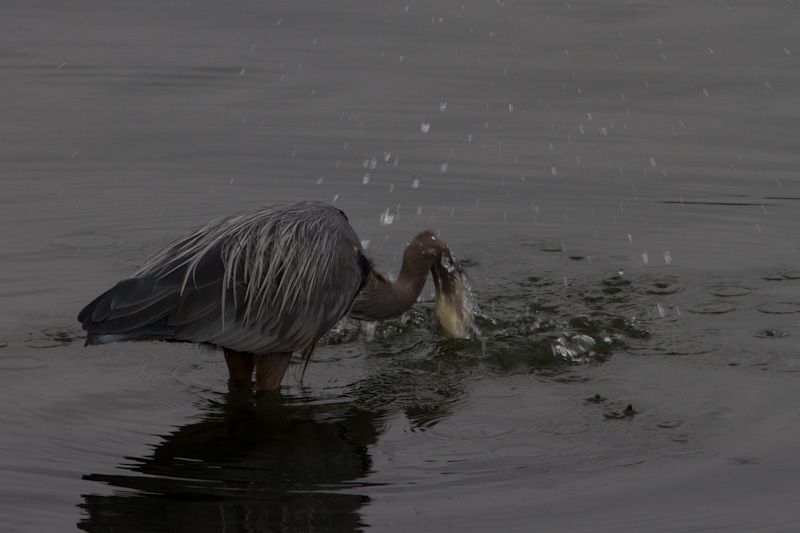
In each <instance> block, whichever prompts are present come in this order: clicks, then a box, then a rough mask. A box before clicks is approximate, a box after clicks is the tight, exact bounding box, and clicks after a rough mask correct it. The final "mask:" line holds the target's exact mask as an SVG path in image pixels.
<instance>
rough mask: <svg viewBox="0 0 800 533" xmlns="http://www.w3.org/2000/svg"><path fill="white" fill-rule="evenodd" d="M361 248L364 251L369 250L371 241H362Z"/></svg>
mask: <svg viewBox="0 0 800 533" xmlns="http://www.w3.org/2000/svg"><path fill="white" fill-rule="evenodd" d="M361 248H363V249H364V250H366V249H367V248H369V239H364V240H363V241H361Z"/></svg>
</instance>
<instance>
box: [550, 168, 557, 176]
mask: <svg viewBox="0 0 800 533" xmlns="http://www.w3.org/2000/svg"><path fill="white" fill-rule="evenodd" d="M550 174H552V175H553V176H557V175H558V169H556V166H555V165H550Z"/></svg>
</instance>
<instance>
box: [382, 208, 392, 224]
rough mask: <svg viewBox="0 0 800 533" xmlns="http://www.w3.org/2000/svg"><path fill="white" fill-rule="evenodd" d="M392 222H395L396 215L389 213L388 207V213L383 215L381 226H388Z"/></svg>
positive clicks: (385, 212)
mask: <svg viewBox="0 0 800 533" xmlns="http://www.w3.org/2000/svg"><path fill="white" fill-rule="evenodd" d="M392 222H394V215H392V214H390V213H389V208H388V207H387V208H386V211H384V212H383V213H381V224H383V225H384V226H388V225H389V224H391V223H392Z"/></svg>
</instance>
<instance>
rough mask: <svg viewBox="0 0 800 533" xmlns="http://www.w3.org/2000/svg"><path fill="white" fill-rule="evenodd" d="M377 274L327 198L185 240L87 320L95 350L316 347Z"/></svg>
mask: <svg viewBox="0 0 800 533" xmlns="http://www.w3.org/2000/svg"><path fill="white" fill-rule="evenodd" d="M368 277H369V264H368V262H367V260H366V258H365V257H364V255H363V251H362V249H361V244H360V241H359V239H358V237H357V236H356V234H355V232H354V231H353V229H352V228H351V227H350V225H349V223H348V222H347V217H346V216H345V215H344V213H342V212H341V211H339V210H338V209H336V208H334V207H332V206H329V205H326V204H322V203H317V202H302V203H295V204H281V205H273V206H269V207H264V208H258V209H249V210H247V211H242V212H240V213H236V214H233V215H229V216H226V217H223V218H219V219H217V220H214V221H212V222H210V223H208V224H206V225H205V226H202V227H200V228H197V229H195V230H193V231H191V232H189V233H187V234H186V235H184V236H183V237H180V238H179V239H177V240H176V241H174V242H173V243H171V244H169V245H167V246H165V247H164V248H162V249H161V250H159V251H158V252H156V253H155V254H154V255H153V256H152V257H151V258H150V259H149V260H148V261H147V262H146V263H145V264H144V265H143V266H142V267H141V268H140V269H139V270H138V271H137V272H136V273H135V274H134V276H133V277H132V278H130V279H126V280H123V281H121V282H119V283H118V284H117V285H116V286H114V287H113V288H112V289H110V290H109V291H107V292H106V293H104V294H102V295H101V296H99V297H98V298H97V299H95V300H94V301H93V302H92V303H90V304H89V305H88V306H86V307H85V308H84V309H83V311H81V313H80V314H79V315H78V320H80V321H81V322H82V323H83V328H84V329H85V330H86V331H87V332H88V336H87V339H86V344H103V343H107V342H114V341H118V340H125V339H136V338H166V339H173V340H180V341H191V342H207V343H211V344H215V345H218V346H224V347H226V348H229V349H231V350H235V351H237V352H248V353H256V354H259V353H278V352H293V351H298V350H310V349H312V348H313V346H314V345H315V344H316V342H317V341H318V340H319V339H320V338H321V337H322V336H323V335H324V334H325V333H326V332H327V331H328V330H330V328H331V327H333V326H334V325H335V324H336V322H337V321H338V320H339V319H340V318H341V317H343V316H344V315H345V313H346V312H347V310H348V308H349V307H350V305H351V304H352V302H353V299H354V298H355V296H356V294H358V292H359V290H361V288H362V287H363V286H364V285H365V284H366V282H367V279H368Z"/></svg>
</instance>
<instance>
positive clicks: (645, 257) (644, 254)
mask: <svg viewBox="0 0 800 533" xmlns="http://www.w3.org/2000/svg"><path fill="white" fill-rule="evenodd" d="M649 262H650V259H649V258H648V257H647V252H643V253H642V263H644V264H647V263H649Z"/></svg>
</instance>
